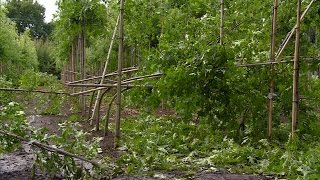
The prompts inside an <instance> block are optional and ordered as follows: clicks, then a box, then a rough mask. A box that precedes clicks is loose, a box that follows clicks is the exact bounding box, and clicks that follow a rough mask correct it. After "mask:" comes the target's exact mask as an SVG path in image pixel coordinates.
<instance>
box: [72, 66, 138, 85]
mask: <svg viewBox="0 0 320 180" xmlns="http://www.w3.org/2000/svg"><path fill="white" fill-rule="evenodd" d="M134 71H138V69H137V68H135V67H131V68H126V69H122V73H129V72H134ZM77 74H78V73H77ZM116 75H118V73H117V72H113V73H110V74H106V75H105V76H104V77H105V78H107V77H112V76H116ZM100 78H102V76H96V77H90V78H86V79H81V80H78V81H74V82H69V83H68V84H76V83H81V82H85V81H91V80H96V79H100Z"/></svg>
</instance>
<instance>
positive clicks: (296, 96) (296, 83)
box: [291, 0, 301, 138]
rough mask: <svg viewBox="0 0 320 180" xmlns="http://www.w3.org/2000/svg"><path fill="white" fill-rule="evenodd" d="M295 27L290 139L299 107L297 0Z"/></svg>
mask: <svg viewBox="0 0 320 180" xmlns="http://www.w3.org/2000/svg"><path fill="white" fill-rule="evenodd" d="M297 2H298V4H297V26H296V43H295V51H294V67H293V71H294V72H293V88H292V89H293V93H292V129H291V130H292V132H291V133H292V134H291V136H292V138H294V137H295V131H296V129H297V118H298V109H299V107H298V105H299V49H300V23H301V22H300V11H301V0H297Z"/></svg>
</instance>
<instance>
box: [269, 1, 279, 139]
mask: <svg viewBox="0 0 320 180" xmlns="http://www.w3.org/2000/svg"><path fill="white" fill-rule="evenodd" d="M277 15H278V0H274V2H273V18H272V35H271V54H270V61H275V59H274V58H275V48H276V46H275V44H276V31H277ZM270 67H271V82H270V91H269V96H268V100H269V106H268V110H269V112H268V137H269V138H271V135H272V114H273V97H274V87H275V80H274V78H275V69H274V64H271V65H270Z"/></svg>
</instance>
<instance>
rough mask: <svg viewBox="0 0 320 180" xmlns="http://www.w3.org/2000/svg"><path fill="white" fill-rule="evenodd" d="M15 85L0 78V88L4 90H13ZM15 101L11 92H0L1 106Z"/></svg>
mask: <svg viewBox="0 0 320 180" xmlns="http://www.w3.org/2000/svg"><path fill="white" fill-rule="evenodd" d="M12 86H13V83H12V82H10V81H6V80H5V78H4V77H0V87H2V88H12ZM12 99H13V94H12V93H11V92H6V91H0V105H2V104H5V103H8V102H10V100H12Z"/></svg>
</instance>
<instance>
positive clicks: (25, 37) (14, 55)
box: [0, 7, 38, 81]
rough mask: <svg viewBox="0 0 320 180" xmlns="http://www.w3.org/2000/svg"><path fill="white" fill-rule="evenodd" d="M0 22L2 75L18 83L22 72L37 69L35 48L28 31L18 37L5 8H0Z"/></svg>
mask: <svg viewBox="0 0 320 180" xmlns="http://www.w3.org/2000/svg"><path fill="white" fill-rule="evenodd" d="M0 22H1V27H0V61H1V69H2V70H1V71H2V72H1V73H2V74H4V75H6V78H7V79H12V80H14V81H17V79H18V78H19V73H21V71H23V70H25V69H37V66H38V61H37V54H36V50H35V46H34V43H33V42H32V41H31V39H30V37H29V35H30V33H29V32H28V31H26V32H24V33H21V34H20V36H19V35H18V32H17V31H16V30H15V24H14V23H13V22H12V21H11V20H10V19H8V18H7V17H6V14H5V9H4V8H3V7H0Z"/></svg>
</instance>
